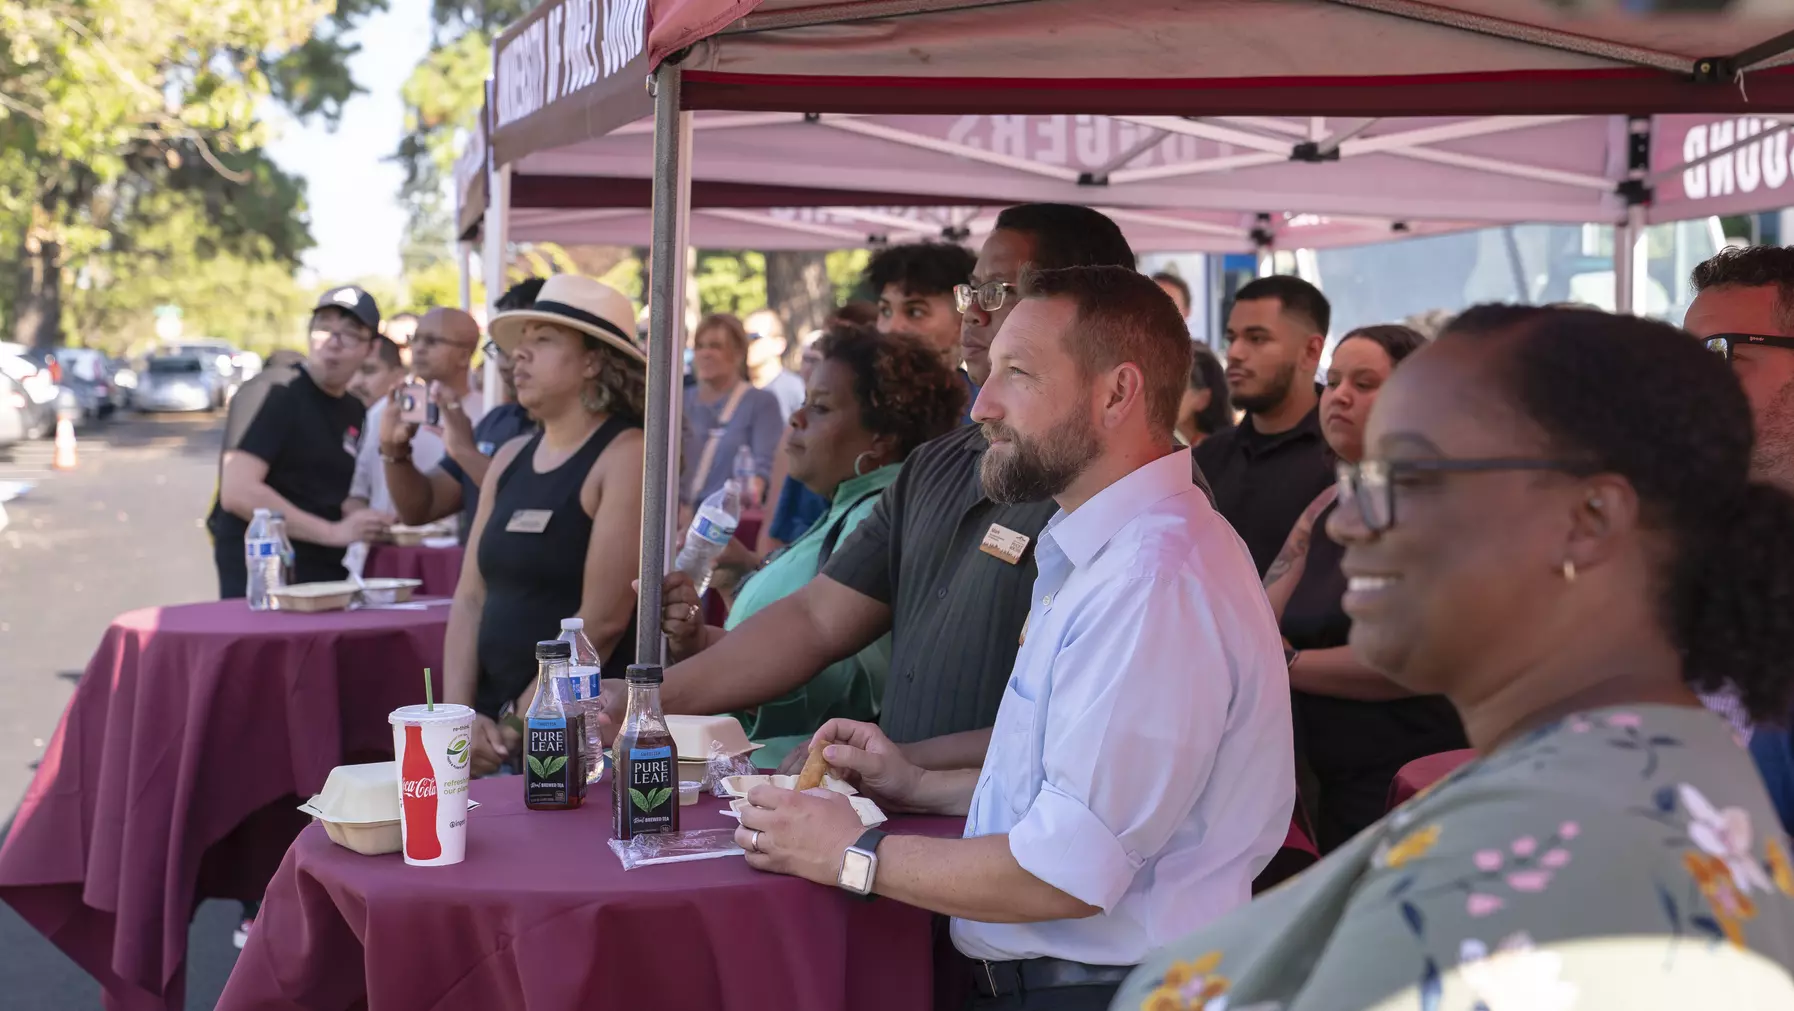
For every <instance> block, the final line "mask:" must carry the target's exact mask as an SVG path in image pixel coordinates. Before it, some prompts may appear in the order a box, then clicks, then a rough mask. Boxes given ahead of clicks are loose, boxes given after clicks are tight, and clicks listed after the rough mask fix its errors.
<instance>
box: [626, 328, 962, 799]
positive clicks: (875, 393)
mask: <svg viewBox="0 0 1794 1011" xmlns="http://www.w3.org/2000/svg"><path fill="white" fill-rule="evenodd" d="M816 347H817V349H818V350H819V351H820V353H821V355H822V360H821V361H820V362H819V363H818V364H817V365H816V367H815V369H814V371H812V372H811V374H810V381H809V385H808V387H807V389H806V392H805V396H804V405H803V406H802V407H800V408H798V409H797V410H796V411H794V412H792V414H791V422H790V424H791V432H790V434H789V435H788V436H787V438H786V440H785V452H786V456H787V459H788V461H789V464H790V474H791V476H792V477H793V478H795V479H797V480H798V481H799V482H801V483H802V484H803V485H804V486H805V487H807V488H809V489H810V490H811V491H813V492H815V493H816V494H818V495H821V496H822V497H823V498H825V499H828V500H829V503H830V505H829V509H828V511H827V512H826V513H824V514H823V516H822V518H821V519H819V520H817V521H816V525H815V526H813V527H811V528H810V529H809V531H808V532H807V533H805V534H804V535H803V536H802V537H799V538H798V539H797V540H795V541H793V542H791V543H790V544H789V545H787V546H786V547H784V548H783V549H782V550H781V551H780V552H778V553H777V554H775V555H773V556H772V557H771V558H769V559H768V560H767V561H766V563H765V564H764V565H763V566H760V567H759V569H758V571H755V572H752V573H751V574H749V575H747V576H746V578H745V582H743V583H742V584H741V585H740V588H739V589H738V590H737V592H736V595H735V601H734V603H733V605H732V606H731V607H730V609H729V619H728V623H727V624H726V625H725V626H724V628H716V627H715V626H710V625H705V624H703V619H702V617H701V613H700V610H699V608H698V606H697V604H698V595H697V593H696V592H695V589H694V587H693V586H692V583H691V580H690V578H688V577H687V576H685V575H684V574H682V573H677V572H675V573H673V574H671V575H669V576H667V578H666V582H665V584H664V588H663V590H662V593H663V597H662V599H663V601H664V604H663V610H662V612H661V613H662V628H663V630H664V631H665V632H666V634H667V646H668V648H669V649H670V650H671V651H672V654H673V659H674V660H683V659H685V658H687V657H689V656H691V655H692V654H694V653H697V652H699V651H701V650H704V649H706V648H708V647H709V646H711V645H713V644H714V643H716V642H718V641H719V640H721V639H722V637H723V636H724V635H727V634H728V633H727V631H726V630H727V629H731V628H734V627H735V626H736V625H739V624H740V623H741V622H743V621H745V620H747V618H748V617H749V616H750V615H752V614H753V613H754V612H756V611H758V610H760V609H761V608H763V607H765V606H766V605H768V604H770V603H772V602H773V601H775V600H778V599H779V598H781V597H784V596H786V595H788V594H790V593H793V592H795V591H796V590H797V589H798V588H799V587H801V586H803V585H804V584H805V583H807V582H809V581H810V580H811V579H812V578H814V577H815V575H816V573H817V572H819V571H820V570H821V569H822V564H823V563H824V562H825V561H827V560H828V557H829V555H830V554H831V553H833V551H834V549H835V546H836V545H837V544H839V543H840V542H841V540H842V538H844V537H846V536H847V535H848V534H849V533H850V532H852V530H853V528H854V527H856V526H858V525H859V523H860V521H861V520H863V519H865V518H866V517H867V516H868V515H869V514H870V513H871V512H872V508H873V506H874V505H875V504H876V503H877V501H878V496H879V493H880V492H882V491H884V489H885V486H887V485H889V484H890V483H891V482H892V481H893V480H895V479H896V477H897V471H898V470H899V469H900V467H899V465H900V464H901V463H902V462H903V459H904V458H905V457H907V456H908V455H909V453H910V451H911V450H913V449H915V448H916V447H917V446H920V445H921V444H922V443H924V442H927V441H928V440H930V439H933V438H934V437H936V436H938V435H944V434H946V432H948V431H949V430H950V429H952V428H953V427H954V426H955V425H957V424H958V423H959V418H960V416H961V414H962V413H963V412H964V410H965V397H966V390H965V384H964V383H963V382H961V381H960V379H959V377H958V376H957V375H956V374H955V373H954V372H952V371H951V370H949V369H948V368H947V366H946V365H945V364H943V363H942V362H941V357H940V354H939V353H938V352H936V351H934V350H932V349H930V348H929V347H928V346H927V345H925V344H923V343H922V342H921V341H920V340H918V339H917V338H915V337H912V336H909V335H907V334H883V333H879V332H877V331H876V330H874V329H872V328H871V327H862V326H854V325H851V324H835V325H833V326H831V327H830V329H829V330H828V332H827V333H825V334H824V335H823V337H822V339H821V340H819V341H817V344H816ZM731 549H732V550H731V551H730V552H727V553H725V554H724V556H723V559H722V564H725V565H726V564H728V563H729V561H730V560H731V559H739V558H746V557H749V556H747V555H746V553H745V552H743V551H741V550H740V549H739V548H737V547H736V546H735V545H733V544H731ZM890 656H891V637H890V636H889V635H888V634H887V635H885V636H884V637H882V638H880V639H879V640H878V641H877V642H875V643H873V644H872V645H870V646H868V647H866V648H865V649H863V650H861V651H860V652H858V653H856V654H854V655H853V656H851V657H848V658H847V659H845V660H841V661H839V662H837V663H833V664H830V665H829V666H828V667H825V668H824V669H823V670H822V672H821V673H819V674H817V675H816V676H815V677H814V678H811V679H810V681H809V682H808V683H806V684H804V685H803V686H801V687H799V688H797V689H795V690H793V691H791V692H790V693H788V694H786V695H784V696H782V697H780V698H776V699H767V700H766V701H764V702H762V703H761V704H760V705H759V706H757V707H755V708H754V709H751V710H748V711H745V712H741V713H736V714H735V715H736V716H737V717H738V718H739V719H740V720H741V722H742V724H743V725H744V726H745V727H746V728H747V732H748V736H749V738H751V739H752V740H754V741H757V742H759V743H762V744H764V745H766V747H765V748H763V749H761V750H760V751H757V752H755V754H754V761H755V762H756V763H757V764H759V765H760V766H761V767H763V768H776V767H777V765H778V763H779V762H780V761H781V760H782V759H783V758H784V757H785V755H786V754H787V753H788V752H790V751H791V749H792V748H793V747H794V746H795V745H796V744H797V743H799V742H801V741H806V740H808V739H809V738H810V736H811V735H812V734H814V733H815V732H816V730H817V729H818V728H819V727H821V726H822V725H823V724H824V723H827V722H828V721H829V720H831V719H833V718H835V717H837V716H839V717H846V718H848V719H854V720H865V721H868V722H870V721H872V720H876V719H877V718H878V705H879V701H880V699H881V698H882V697H883V695H884V679H885V674H886V672H887V671H888V669H889V667H890Z"/></svg>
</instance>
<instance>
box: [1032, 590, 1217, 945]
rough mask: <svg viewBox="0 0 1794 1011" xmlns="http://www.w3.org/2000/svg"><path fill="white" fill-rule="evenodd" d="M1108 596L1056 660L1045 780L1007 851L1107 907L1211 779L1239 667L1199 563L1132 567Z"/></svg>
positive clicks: (1065, 888) (1081, 621)
mask: <svg viewBox="0 0 1794 1011" xmlns="http://www.w3.org/2000/svg"><path fill="white" fill-rule="evenodd" d="M1104 596H1105V597H1106V598H1107V599H1106V600H1105V601H1103V602H1102V603H1101V604H1100V606H1096V607H1090V608H1088V609H1087V610H1086V611H1085V613H1083V614H1081V615H1080V616H1079V618H1078V620H1077V622H1076V624H1075V626H1074V627H1073V628H1072V629H1071V634H1070V635H1069V636H1068V637H1067V640H1066V643H1065V645H1064V647H1063V648H1062V649H1061V650H1060V651H1059V653H1058V655H1057V656H1056V657H1055V658H1054V662H1053V669H1052V672H1051V674H1050V677H1051V683H1052V689H1051V692H1052V705H1051V706H1050V707H1048V708H1047V711H1046V713H1045V715H1044V717H1042V718H1044V719H1045V721H1046V726H1045V728H1044V734H1042V735H1041V738H1042V746H1041V747H1042V751H1041V767H1042V771H1043V774H1044V781H1043V782H1042V784H1041V787H1040V790H1039V792H1038V794H1037V795H1036V796H1035V797H1034V800H1033V802H1032V804H1031V805H1030V807H1029V808H1028V811H1027V813H1026V814H1024V815H1023V816H1022V818H1021V820H1020V821H1019V822H1018V823H1017V824H1016V825H1015V827H1014V828H1012V829H1011V830H1010V832H1009V850H1010V853H1011V854H1012V855H1013V856H1014V857H1015V859H1016V862H1017V863H1019V864H1020V865H1021V866H1022V868H1023V869H1024V870H1026V871H1027V872H1028V873H1030V874H1032V875H1034V876H1035V877H1037V878H1039V879H1040V880H1042V881H1044V882H1046V883H1047V884H1049V885H1052V886H1053V887H1055V888H1057V889H1059V890H1060V891H1062V892H1064V893H1066V894H1067V895H1070V896H1072V897H1073V898H1075V899H1078V900H1079V901H1081V902H1085V903H1088V904H1089V905H1092V906H1097V907H1099V908H1101V909H1102V910H1103V911H1105V912H1108V911H1110V910H1112V909H1113V908H1114V906H1115V904H1116V903H1117V902H1119V901H1120V900H1121V898H1122V896H1123V895H1124V894H1126V892H1127V890H1128V886H1129V885H1130V884H1131V883H1132V882H1133V879H1134V875H1135V873H1137V872H1138V871H1139V869H1140V867H1141V866H1142V865H1143V864H1145V862H1146V861H1147V860H1148V859H1150V858H1151V857H1153V856H1155V855H1156V854H1157V853H1158V852H1159V851H1160V850H1161V849H1162V848H1164V846H1165V844H1166V843H1167V842H1169V841H1170V839H1171V837H1172V835H1173V833H1175V832H1176V831H1177V830H1178V829H1179V828H1180V827H1182V826H1184V825H1185V823H1186V822H1187V821H1188V820H1189V816H1190V812H1191V810H1192V809H1193V808H1194V807H1195V805H1196V801H1197V799H1198V798H1199V797H1200V796H1201V795H1202V792H1203V790H1204V789H1205V788H1207V786H1208V783H1209V774H1210V772H1211V771H1212V770H1213V768H1214V762H1215V755H1216V752H1217V750H1218V749H1219V747H1220V744H1221V736H1222V732H1223V730H1224V729H1225V728H1226V725H1227V718H1228V709H1229V705H1230V703H1231V701H1232V699H1233V694H1234V677H1235V675H1234V672H1233V670H1232V669H1231V665H1230V663H1229V661H1228V658H1227V655H1226V653H1225V652H1224V651H1223V649H1222V645H1221V638H1220V634H1219V630H1218V629H1217V628H1216V626H1215V618H1214V614H1213V611H1212V609H1211V607H1210V605H1209V601H1208V600H1207V599H1206V596H1205V594H1204V592H1203V588H1202V585H1201V583H1200V581H1199V580H1198V579H1197V578H1196V577H1195V576H1194V575H1192V574H1179V575H1175V576H1160V577H1156V578H1148V577H1138V578H1134V579H1130V580H1128V581H1126V582H1124V583H1122V584H1121V585H1119V586H1116V587H1115V588H1114V589H1113V590H1111V591H1109V592H1106V593H1105V594H1104ZM1122 660H1125V662H1118V661H1122Z"/></svg>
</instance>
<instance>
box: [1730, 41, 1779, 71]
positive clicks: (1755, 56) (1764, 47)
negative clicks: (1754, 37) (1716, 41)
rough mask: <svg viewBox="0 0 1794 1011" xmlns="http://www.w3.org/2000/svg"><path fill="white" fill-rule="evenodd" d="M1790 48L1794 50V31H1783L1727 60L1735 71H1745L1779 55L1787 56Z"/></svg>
mask: <svg viewBox="0 0 1794 1011" xmlns="http://www.w3.org/2000/svg"><path fill="white" fill-rule="evenodd" d="M1789 50H1794V32H1783V33H1781V34H1780V35H1777V36H1775V37H1774V38H1771V39H1764V40H1763V41H1761V42H1759V43H1757V44H1756V45H1754V46H1751V47H1750V48H1749V49H1745V50H1741V51H1739V52H1738V53H1735V54H1734V55H1733V56H1732V58H1731V59H1730V60H1728V61H1727V62H1728V63H1730V64H1731V66H1732V68H1733V72H1734V73H1743V72H1744V71H1746V70H1750V69H1752V68H1753V67H1756V66H1758V65H1760V64H1763V63H1767V62H1769V61H1770V60H1774V59H1776V58H1777V57H1785V56H1787V55H1788V51H1789Z"/></svg>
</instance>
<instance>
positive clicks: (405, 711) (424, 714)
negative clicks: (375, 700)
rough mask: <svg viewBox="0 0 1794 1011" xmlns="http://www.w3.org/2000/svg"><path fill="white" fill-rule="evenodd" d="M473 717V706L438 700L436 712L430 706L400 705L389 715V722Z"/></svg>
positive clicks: (433, 720) (441, 720)
mask: <svg viewBox="0 0 1794 1011" xmlns="http://www.w3.org/2000/svg"><path fill="white" fill-rule="evenodd" d="M470 719H473V708H472V707H471V706H463V705H457V704H455V703H453V702H438V703H436V709H435V711H434V712H432V711H431V710H430V707H429V706H423V705H419V706H400V707H399V708H397V709H394V710H393V711H392V713H391V715H389V716H387V718H386V721H387V722H388V723H441V722H448V721H451V720H470Z"/></svg>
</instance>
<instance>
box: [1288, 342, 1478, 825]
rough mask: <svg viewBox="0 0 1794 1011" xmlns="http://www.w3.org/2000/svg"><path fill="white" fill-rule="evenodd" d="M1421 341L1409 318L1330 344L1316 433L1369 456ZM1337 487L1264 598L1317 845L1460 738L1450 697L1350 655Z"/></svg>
mask: <svg viewBox="0 0 1794 1011" xmlns="http://www.w3.org/2000/svg"><path fill="white" fill-rule="evenodd" d="M1425 343H1426V338H1424V337H1422V336H1421V335H1420V334H1419V333H1418V332H1417V331H1414V330H1411V329H1409V328H1408V327H1405V326H1394V325H1389V326H1368V327H1363V328H1361V329H1358V330H1353V331H1352V332H1351V333H1348V334H1346V335H1345V337H1344V338H1342V339H1341V340H1340V342H1339V344H1338V345H1337V346H1335V347H1334V349H1333V358H1332V360H1331V362H1330V363H1329V364H1328V366H1327V385H1326V389H1325V390H1324V391H1322V393H1321V430H1322V432H1323V433H1324V434H1325V435H1326V438H1327V445H1328V446H1329V447H1330V448H1331V449H1332V450H1333V452H1334V455H1336V456H1337V457H1338V458H1339V459H1340V460H1341V461H1343V462H1344V463H1348V464H1355V463H1357V462H1358V461H1359V460H1361V459H1362V458H1363V457H1364V427H1365V423H1366V422H1367V421H1368V420H1369V418H1370V411H1371V405H1373V404H1375V403H1376V402H1377V396H1378V394H1379V393H1380V392H1381V390H1382V388H1383V384H1384V383H1386V382H1388V381H1389V376H1390V373H1391V372H1392V371H1394V369H1395V367H1396V365H1398V364H1399V363H1400V362H1401V361H1402V359H1404V358H1406V357H1408V355H1410V354H1412V353H1413V352H1415V351H1417V350H1419V349H1420V347H1421V346H1422V345H1423V344H1425ZM1334 495H1335V489H1333V488H1329V489H1327V490H1326V491H1324V492H1322V493H1321V494H1320V495H1319V496H1318V497H1316V498H1315V500H1314V502H1313V504H1311V505H1310V506H1309V507H1308V508H1307V509H1306V510H1305V511H1304V512H1303V513H1302V516H1301V518H1300V519H1298V520H1297V521H1296V526H1295V529H1293V530H1291V531H1290V535H1289V539H1288V540H1287V541H1285V542H1284V545H1283V550H1282V552H1281V553H1279V554H1278V555H1277V558H1276V560H1275V561H1273V562H1272V563H1271V567H1270V569H1269V570H1267V571H1266V572H1265V594H1266V595H1267V596H1268V597H1270V600H1271V608H1272V610H1274V611H1275V612H1276V613H1277V619H1278V622H1279V624H1280V625H1281V627H1282V629H1283V636H1284V640H1285V641H1286V643H1287V644H1288V649H1289V653H1290V657H1291V659H1290V666H1289V681H1290V688H1291V693H1292V698H1291V703H1292V705H1291V711H1292V715H1293V716H1294V718H1295V731H1296V756H1297V760H1298V762H1297V767H1298V769H1299V770H1301V779H1302V783H1301V785H1302V790H1301V791H1300V792H1301V796H1302V802H1303V807H1304V808H1305V809H1306V810H1307V811H1308V813H1309V815H1310V820H1311V821H1312V823H1313V825H1314V827H1315V830H1316V834H1317V835H1318V837H1319V838H1317V839H1316V840H1315V841H1316V843H1317V844H1319V846H1320V850H1321V852H1322V853H1327V852H1330V851H1332V850H1333V849H1334V848H1336V847H1338V846H1339V845H1341V844H1342V843H1344V842H1345V841H1346V840H1347V839H1350V838H1351V837H1352V836H1354V835H1356V834H1358V832H1359V831H1361V830H1362V829H1364V828H1365V826H1367V825H1369V824H1371V823H1372V822H1374V821H1376V820H1377V819H1378V818H1381V817H1382V816H1383V812H1384V810H1385V808H1386V807H1387V806H1388V805H1387V798H1388V796H1389V783H1390V780H1392V779H1394V778H1395V774H1396V772H1397V771H1398V770H1399V769H1401V767H1402V766H1404V765H1406V764H1407V763H1409V762H1411V761H1413V760H1414V759H1416V758H1419V757H1421V756H1423V755H1431V754H1435V753H1437V752H1441V751H1452V750H1455V749H1458V748H1462V747H1464V746H1465V743H1464V728H1463V727H1462V725H1460V724H1459V723H1458V717H1457V713H1455V712H1453V710H1452V708H1451V703H1450V702H1448V701H1446V700H1445V699H1444V698H1443V697H1442V696H1438V695H1416V694H1414V693H1413V692H1410V691H1408V690H1407V689H1405V688H1402V687H1401V686H1399V685H1397V684H1395V683H1394V682H1392V681H1390V680H1389V679H1388V678H1386V677H1384V676H1383V675H1381V674H1379V673H1377V672H1376V671H1374V670H1371V669H1370V668H1368V667H1366V666H1365V665H1364V664H1362V663H1360V662H1358V661H1357V660H1356V659H1354V658H1353V657H1352V651H1351V648H1350V647H1349V646H1347V645H1346V641H1347V639H1348V638H1349V637H1350V635H1351V630H1352V619H1351V618H1350V617H1348V616H1347V615H1346V613H1345V610H1344V608H1343V606H1342V605H1341V599H1342V598H1343V597H1344V596H1345V593H1346V578H1345V574H1344V573H1343V572H1342V571H1341V570H1340V567H1339V562H1340V556H1341V555H1342V554H1343V553H1344V549H1343V548H1342V547H1340V545H1339V544H1338V542H1336V541H1334V540H1333V539H1332V538H1330V537H1328V536H1327V532H1326V529H1327V521H1328V519H1329V518H1330V517H1331V516H1332V515H1333V512H1334V510H1335V508H1336V505H1337V504H1336V502H1335V501H1334Z"/></svg>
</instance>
